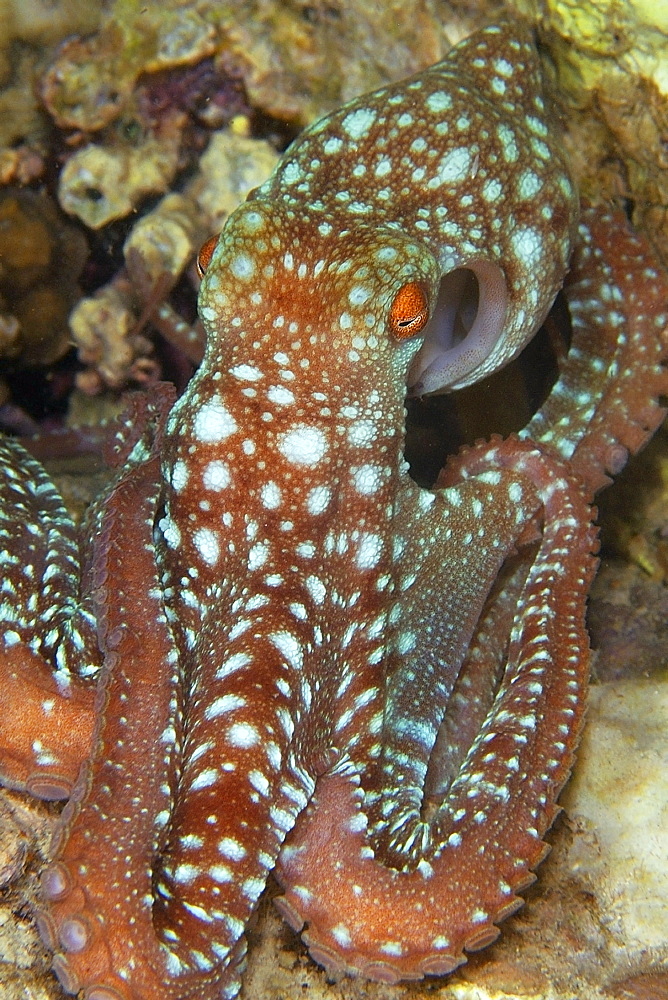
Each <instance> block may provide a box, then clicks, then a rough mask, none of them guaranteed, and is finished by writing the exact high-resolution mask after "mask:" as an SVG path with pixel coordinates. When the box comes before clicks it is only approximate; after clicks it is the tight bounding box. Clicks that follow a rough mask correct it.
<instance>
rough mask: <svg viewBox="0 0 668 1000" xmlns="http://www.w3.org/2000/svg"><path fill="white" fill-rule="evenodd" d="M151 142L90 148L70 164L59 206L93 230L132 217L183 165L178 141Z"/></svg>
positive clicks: (65, 171) (60, 187)
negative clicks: (125, 217) (179, 162)
mask: <svg viewBox="0 0 668 1000" xmlns="http://www.w3.org/2000/svg"><path fill="white" fill-rule="evenodd" d="M174 138H175V137H174V136H172V135H167V136H162V137H161V138H158V137H156V136H149V137H148V138H147V139H146V140H145V141H143V142H139V143H137V144H136V145H132V144H118V145H116V144H114V145H112V146H107V147H106V148H105V147H104V146H98V145H97V144H95V143H91V144H90V145H89V146H85V147H84V148H83V149H81V150H79V151H78V152H77V153H75V154H74V155H73V156H72V157H71V158H70V159H69V160H68V161H67V163H66V164H65V166H64V167H63V170H62V172H61V175H60V181H59V184H58V198H59V201H60V204H61V205H62V206H63V208H64V209H65V211H66V212H69V213H70V215H76V216H77V217H78V218H79V219H81V221H82V222H85V223H86V225H87V226H90V228H91V229H100V228H101V227H102V226H105V225H107V224H108V223H109V222H113V220H114V219H119V218H122V217H123V216H125V215H128V214H129V213H130V212H131V211H132V209H133V208H134V207H135V205H136V204H137V203H138V202H139V201H141V199H142V198H144V197H146V195H149V194H161V193H162V192H163V191H165V190H166V189H167V187H168V185H169V183H170V182H171V181H172V179H173V177H174V174H175V172H176V167H177V164H178V138H176V142H174V141H173V140H174Z"/></svg>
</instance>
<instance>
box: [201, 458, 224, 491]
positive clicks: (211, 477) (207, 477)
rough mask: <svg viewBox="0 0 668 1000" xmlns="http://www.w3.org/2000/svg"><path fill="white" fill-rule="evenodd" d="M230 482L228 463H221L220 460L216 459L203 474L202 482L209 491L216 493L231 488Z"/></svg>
mask: <svg viewBox="0 0 668 1000" xmlns="http://www.w3.org/2000/svg"><path fill="white" fill-rule="evenodd" d="M230 481H231V476H230V469H229V466H228V465H227V463H226V462H221V461H220V459H214V461H213V462H209V464H208V465H207V466H206V467H205V469H204V472H203V473H202V482H203V483H204V485H205V487H206V488H207V490H213V491H214V492H216V493H217V492H219V491H220V490H224V489H225V487H226V486H229V485H230Z"/></svg>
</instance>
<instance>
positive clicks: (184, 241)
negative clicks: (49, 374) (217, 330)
mask: <svg viewBox="0 0 668 1000" xmlns="http://www.w3.org/2000/svg"><path fill="white" fill-rule="evenodd" d="M245 133H246V124H245V122H244V120H236V121H235V122H234V126H233V128H232V129H229V130H228V129H224V130H221V131H219V132H215V133H214V134H213V135H212V137H211V141H210V143H209V146H208V148H207V150H206V152H205V154H204V155H203V156H202V158H201V160H200V164H199V167H200V169H199V172H198V173H197V174H196V175H195V177H194V179H193V180H192V181H191V182H190V184H188V185H187V186H186V188H185V190H184V192H183V194H176V193H173V194H168V195H166V196H165V197H164V198H163V199H161V201H160V202H159V203H158V205H157V206H156V207H155V208H154V209H153V210H152V211H150V212H149V213H147V214H146V215H144V216H143V217H142V218H140V219H139V221H138V222H137V223H135V225H134V226H133V228H132V230H131V232H130V234H129V236H128V238H127V239H126V241H125V244H124V248H123V253H124V257H125V261H126V267H125V268H123V269H122V270H121V271H119V273H118V274H117V275H116V276H115V277H114V278H113V279H112V281H111V282H110V283H109V284H108V285H107V286H105V287H104V288H101V289H99V290H98V291H97V292H96V293H95V294H94V295H93V296H92V297H90V298H85V299H83V300H82V301H81V302H80V303H79V304H78V305H77V306H76V307H75V309H74V310H73V312H72V316H71V319H70V326H71V332H72V337H73V340H74V342H75V344H76V345H77V346H78V348H79V358H80V360H81V361H82V362H83V363H84V364H85V365H86V371H84V372H82V373H80V374H79V375H78V376H77V384H78V385H79V387H80V388H82V389H84V390H85V391H86V392H97V391H99V390H100V389H102V388H103V386H108V387H111V388H120V387H122V386H124V385H125V384H126V383H127V382H128V381H131V382H146V381H147V380H148V381H150V380H152V379H154V378H156V377H158V373H159V368H158V366H157V362H156V358H155V355H154V350H153V344H152V342H151V341H150V340H149V339H148V338H147V336H146V335H144V334H142V332H141V331H142V327H143V326H144V324H145V323H146V322H147V321H150V322H151V324H152V325H153V326H155V327H157V328H158V329H159V330H160V332H161V333H162V334H163V336H164V337H165V338H166V339H167V340H169V341H170V342H171V343H173V344H174V345H175V346H176V347H178V348H179V350H180V351H181V352H183V353H184V354H185V355H186V356H187V357H189V358H191V360H193V361H195V362H197V361H199V359H200V358H201V355H202V350H203V340H202V336H201V332H200V331H199V330H198V328H197V327H195V328H193V327H191V326H190V324H188V323H183V322H182V321H180V320H179V317H178V315H177V314H175V313H174V311H173V310H172V309H171V307H170V306H169V304H168V298H169V294H170V292H171V290H172V288H173V287H174V286H175V285H176V283H177V282H178V280H179V278H180V277H181V275H182V274H183V273H184V272H185V271H186V269H187V267H188V265H189V264H190V263H191V261H192V259H193V257H194V255H195V254H196V253H197V251H198V249H199V247H200V245H201V244H202V242H203V241H204V239H205V238H206V237H207V236H209V235H211V233H215V232H217V231H218V230H219V229H220V228H221V226H222V224H223V222H224V220H225V218H226V217H227V215H229V213H230V212H231V211H233V210H234V208H236V206H237V205H238V204H239V202H241V201H242V200H243V199H244V198H245V197H246V195H247V194H248V192H249V191H250V190H251V189H252V188H254V187H257V186H258V185H259V184H261V183H262V182H263V181H264V180H266V178H267V177H268V175H269V174H270V173H271V171H272V170H273V168H274V166H275V164H276V161H277V154H276V152H275V150H274V149H273V148H272V147H271V146H270V145H269V144H268V143H266V142H264V141H262V140H257V139H250V138H248V137H247V135H246V134H245ZM193 279H194V275H193ZM194 280H195V279H194Z"/></svg>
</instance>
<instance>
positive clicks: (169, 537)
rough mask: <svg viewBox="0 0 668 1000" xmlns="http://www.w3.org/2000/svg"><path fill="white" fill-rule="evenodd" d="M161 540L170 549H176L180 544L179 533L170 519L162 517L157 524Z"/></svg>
mask: <svg viewBox="0 0 668 1000" xmlns="http://www.w3.org/2000/svg"><path fill="white" fill-rule="evenodd" d="M158 526H159V528H160V530H161V531H162V535H163V538H164V539H165V541H166V543H167V545H168V546H169V548H170V549H178V547H179V546H180V544H181V532H180V531H179V529H178V527H177V525H176V524H175V523H174V521H173V520H172V518H171V517H163V518H161V519H160V521H159V522H158Z"/></svg>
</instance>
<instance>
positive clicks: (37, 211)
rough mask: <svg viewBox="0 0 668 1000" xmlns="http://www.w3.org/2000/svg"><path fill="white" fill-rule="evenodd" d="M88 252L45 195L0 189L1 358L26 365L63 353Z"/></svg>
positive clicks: (81, 238) (47, 362) (51, 359)
mask: <svg viewBox="0 0 668 1000" xmlns="http://www.w3.org/2000/svg"><path fill="white" fill-rule="evenodd" d="M87 252H88V250H87V246H86V240H85V238H84V236H83V234H82V233H81V232H80V231H79V230H78V229H76V228H75V227H73V226H71V225H69V224H67V223H65V222H64V221H63V219H62V217H61V215H60V213H59V212H58V210H57V208H56V206H55V205H54V203H53V202H52V201H51V199H50V198H49V196H48V195H46V194H44V193H42V194H34V193H33V192H31V191H25V190H19V189H13V188H6V189H4V190H0V358H2V359H4V360H5V361H8V360H11V362H12V363H13V364H14V365H20V366H23V367H25V366H30V365H50V364H53V362H55V361H57V360H58V358H60V357H62V355H63V354H64V353H65V351H66V350H67V348H68V346H69V343H70V332H69V327H68V314H69V311H70V308H71V306H72V304H73V302H74V301H75V300H76V299H77V298H78V297H79V294H80V292H79V289H78V287H77V281H78V278H79V275H80V273H81V270H82V268H83V265H84V261H85V259H86V256H87Z"/></svg>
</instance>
